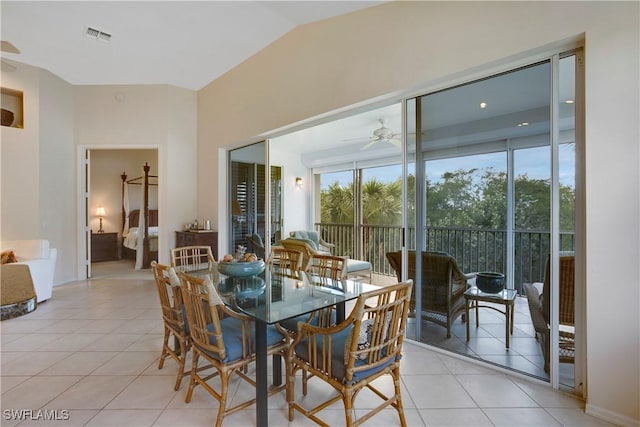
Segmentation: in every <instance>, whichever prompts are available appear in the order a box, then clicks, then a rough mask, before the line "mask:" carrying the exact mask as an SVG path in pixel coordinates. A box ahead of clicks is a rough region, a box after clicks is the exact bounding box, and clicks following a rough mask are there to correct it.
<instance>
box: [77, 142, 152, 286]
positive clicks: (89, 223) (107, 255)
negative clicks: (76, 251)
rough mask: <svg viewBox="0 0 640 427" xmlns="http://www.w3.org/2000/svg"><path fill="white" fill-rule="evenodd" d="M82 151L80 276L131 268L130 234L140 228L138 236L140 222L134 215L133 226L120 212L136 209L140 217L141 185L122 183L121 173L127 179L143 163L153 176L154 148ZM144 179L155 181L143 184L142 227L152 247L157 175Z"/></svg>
mask: <svg viewBox="0 0 640 427" xmlns="http://www.w3.org/2000/svg"><path fill="white" fill-rule="evenodd" d="M85 154H86V155H85V162H84V163H85V167H84V168H83V174H82V175H83V179H82V182H83V183H84V186H85V188H84V189H83V190H84V191H83V193H84V195H85V197H84V200H83V203H82V211H83V215H82V216H81V218H83V219H84V221H83V222H84V224H82V225H83V229H84V230H85V233H84V235H85V238H84V239H83V240H84V242H85V245H84V247H85V248H86V250H85V251H81V259H80V264H79V265H80V267H81V270H82V273H83V274H81V277H86V278H93V279H95V278H102V277H107V276H111V275H114V274H116V275H117V274H123V273H130V272H133V271H134V270H135V269H136V258H137V250H136V249H135V248H136V247H137V245H138V243H137V242H138V240H137V238H136V236H137V235H138V230H140V238H144V237H143V234H144V233H143V232H142V231H143V230H144V221H140V220H139V219H138V220H136V223H137V225H140V226H141V227H138V230H134V228H133V227H132V225H130V224H129V222H128V220H129V215H128V214H127V213H126V212H128V213H129V214H130V213H132V212H134V211H137V212H138V217H140V216H142V217H144V188H143V185H133V184H132V185H126V184H125V183H124V181H123V177H125V176H126V180H127V181H128V180H131V179H133V178H136V177H143V176H144V174H145V171H144V166H145V164H146V165H148V167H149V173H148V175H149V176H155V177H157V176H158V149H157V148H107V147H105V148H87V149H86V150H85ZM140 182H142V181H140ZM149 182H150V183H155V185H149V186H148V207H149V210H150V215H149V218H150V219H149V220H148V223H149V227H148V229H149V230H150V233H151V234H152V236H154V239H155V242H154V243H153V244H152V245H150V247H152V248H157V241H158V236H159V234H160V233H159V228H158V222H157V221H158V198H159V192H158V186H157V179H156V180H155V181H154V180H153V178H150V179H149ZM125 187H128V188H126V189H125ZM141 212H142V214H140V213H141ZM131 217H133V216H131ZM132 231H133V233H134V234H135V236H134V234H133V233H132ZM81 247H82V246H81ZM156 250H157V249H156ZM83 266H84V268H82V267H83Z"/></svg>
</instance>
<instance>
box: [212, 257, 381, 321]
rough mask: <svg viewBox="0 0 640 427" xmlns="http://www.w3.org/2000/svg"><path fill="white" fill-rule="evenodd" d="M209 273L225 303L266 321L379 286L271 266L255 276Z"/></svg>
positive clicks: (336, 301)
mask: <svg viewBox="0 0 640 427" xmlns="http://www.w3.org/2000/svg"><path fill="white" fill-rule="evenodd" d="M211 276H212V282H213V283H214V285H216V288H217V290H218V293H219V294H220V297H222V299H223V300H224V301H225V303H227V304H228V305H229V306H231V307H234V308H236V309H238V310H240V311H242V312H244V313H246V314H248V315H250V316H251V317H254V318H255V319H258V320H261V321H263V322H265V323H268V324H272V323H276V322H279V321H281V320H284V319H289V318H291V317H296V316H299V315H302V314H306V313H311V312H312V311H314V310H318V309H321V308H326V307H330V306H333V305H336V304H340V303H344V302H346V301H349V300H352V299H355V298H357V297H358V295H360V294H361V293H363V292H368V291H372V290H375V289H378V288H379V287H378V286H375V285H370V284H366V283H360V282H356V281H353V280H346V279H344V280H333V279H329V278H326V277H320V276H317V275H313V274H310V273H306V272H302V271H291V270H288V269H281V268H278V267H275V266H270V267H267V268H265V271H264V272H263V273H261V274H260V275H257V276H249V277H227V276H224V275H222V274H219V273H218V272H214V273H212V274H211Z"/></svg>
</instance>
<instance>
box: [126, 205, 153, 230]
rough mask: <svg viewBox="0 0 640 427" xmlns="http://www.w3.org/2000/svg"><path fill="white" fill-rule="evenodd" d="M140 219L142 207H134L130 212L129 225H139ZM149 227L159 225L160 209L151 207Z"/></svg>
mask: <svg viewBox="0 0 640 427" xmlns="http://www.w3.org/2000/svg"><path fill="white" fill-rule="evenodd" d="M139 220H140V209H134V210H132V211H131V212H129V227H137V226H138V221H139ZM148 225H149V227H157V226H158V210H157V209H149V224H148Z"/></svg>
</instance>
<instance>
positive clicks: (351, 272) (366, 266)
mask: <svg viewBox="0 0 640 427" xmlns="http://www.w3.org/2000/svg"><path fill="white" fill-rule="evenodd" d="M280 245H282V246H283V247H285V248H287V249H293V250H297V251H300V252H302V255H303V260H302V265H303V266H306V265H309V260H310V259H311V257H313V256H314V255H331V253H329V252H327V251H319V250H316V249H314V247H313V245H312V244H311V243H309V242H308V241H306V240H305V239H298V238H293V237H290V238H288V239H283V240H280ZM346 270H347V278H349V279H354V280H356V279H363V280H366V281H367V282H369V283H370V282H371V278H372V277H371V263H370V262H369V261H362V260H359V259H352V258H347V268H346Z"/></svg>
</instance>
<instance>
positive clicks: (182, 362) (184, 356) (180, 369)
mask: <svg viewBox="0 0 640 427" xmlns="http://www.w3.org/2000/svg"><path fill="white" fill-rule="evenodd" d="M178 342H179V343H180V355H179V356H178V360H180V362H179V363H178V375H177V377H176V384H175V385H174V386H173V389H174V390H176V391H177V390H178V389H180V384H181V383H182V377H183V376H184V365H185V363H186V360H187V346H186V345H185V342H184V341H183V340H178Z"/></svg>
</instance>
